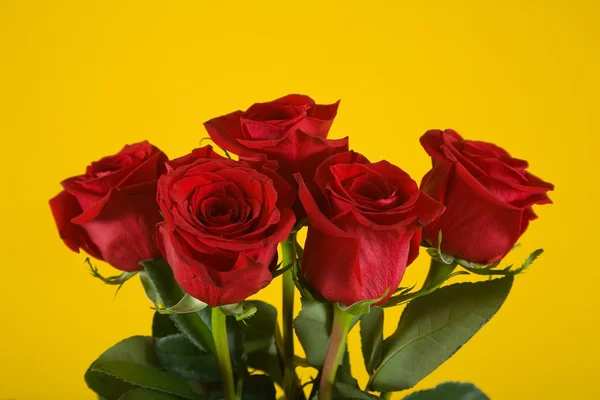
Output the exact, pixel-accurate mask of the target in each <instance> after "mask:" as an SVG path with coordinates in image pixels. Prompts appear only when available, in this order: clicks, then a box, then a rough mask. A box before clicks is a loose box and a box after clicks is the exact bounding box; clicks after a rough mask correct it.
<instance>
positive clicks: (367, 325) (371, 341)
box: [360, 307, 383, 375]
mask: <svg viewBox="0 0 600 400" xmlns="http://www.w3.org/2000/svg"><path fill="white" fill-rule="evenodd" d="M360 342H361V345H362V353H363V358H364V360H365V367H366V368H367V372H368V373H369V375H370V374H372V373H373V371H374V370H375V367H376V366H377V365H379V363H380V362H381V358H382V356H383V309H381V308H380V307H373V308H371V312H370V313H368V314H365V315H363V316H362V317H361V319H360Z"/></svg>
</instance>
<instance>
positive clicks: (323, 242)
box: [296, 151, 444, 306]
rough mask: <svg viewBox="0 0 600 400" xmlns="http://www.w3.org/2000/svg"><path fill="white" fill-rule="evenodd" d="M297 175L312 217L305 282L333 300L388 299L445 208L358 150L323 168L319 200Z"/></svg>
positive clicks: (402, 174) (406, 178) (333, 158)
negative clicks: (424, 228) (424, 235)
mask: <svg viewBox="0 0 600 400" xmlns="http://www.w3.org/2000/svg"><path fill="white" fill-rule="evenodd" d="M296 177H297V179H298V181H299V183H300V189H299V197H300V199H301V201H302V204H303V205H304V208H305V210H306V213H307V215H308V220H309V228H308V234H307V239H306V246H305V249H304V256H303V260H302V276H303V278H304V280H305V281H306V282H307V283H308V285H309V286H310V287H311V288H312V289H313V290H315V291H316V292H317V293H318V294H320V295H321V296H322V297H324V298H325V299H326V300H328V301H331V302H339V303H342V304H344V305H346V306H350V305H352V304H354V303H357V302H360V301H363V300H374V299H380V298H381V300H380V301H378V302H377V303H376V304H381V303H383V302H385V300H387V298H389V297H390V296H391V295H392V294H393V292H394V291H395V290H396V288H397V287H398V285H399V284H400V281H401V280H402V277H403V275H404V271H405V270H406V267H407V266H408V265H409V264H410V263H411V262H412V261H413V260H414V259H415V258H416V257H417V254H418V252H419V244H420V239H421V234H420V233H421V227H422V226H423V225H424V224H427V223H429V222H430V221H432V220H434V219H435V218H437V217H438V216H439V215H440V214H441V213H442V211H443V209H444V207H443V206H442V205H441V204H439V203H438V202H436V201H435V200H433V199H432V198H431V197H429V196H428V195H426V194H424V193H422V192H420V191H419V188H418V186H417V184H416V183H415V181H413V180H412V179H411V178H410V176H409V175H408V174H407V173H406V172H404V171H402V170H401V169H400V168H398V167H396V166H395V165H392V164H390V163H389V162H387V161H379V162H377V163H371V162H369V160H367V159H366V158H365V157H364V156H362V155H361V154H358V153H355V152H353V151H350V152H346V153H341V154H336V155H334V156H331V157H329V158H328V159H326V160H325V161H324V162H323V163H322V164H321V165H320V166H319V167H318V169H317V171H316V173H315V183H316V185H317V187H318V189H319V191H318V195H317V196H315V197H313V195H312V194H311V193H310V192H309V191H308V190H307V188H306V185H305V184H304V181H303V180H302V177H301V176H300V175H296ZM384 295H385V296H384Z"/></svg>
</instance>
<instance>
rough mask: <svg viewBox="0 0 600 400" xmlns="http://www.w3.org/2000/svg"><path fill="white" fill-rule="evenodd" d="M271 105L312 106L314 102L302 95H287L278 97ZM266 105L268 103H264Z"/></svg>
mask: <svg viewBox="0 0 600 400" xmlns="http://www.w3.org/2000/svg"><path fill="white" fill-rule="evenodd" d="M273 103H281V104H294V105H298V106H301V105H313V104H315V101H314V100H313V99H311V98H310V97H308V96H306V95H303V94H288V95H287V96H283V97H280V98H278V99H276V100H273ZM265 104H268V103H265Z"/></svg>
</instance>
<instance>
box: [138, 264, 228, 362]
mask: <svg viewBox="0 0 600 400" xmlns="http://www.w3.org/2000/svg"><path fill="white" fill-rule="evenodd" d="M141 264H142V266H143V267H144V271H142V272H140V278H141V280H142V285H143V286H144V289H145V291H146V295H147V296H148V297H149V298H150V300H151V301H152V302H153V303H154V304H155V305H156V308H161V307H163V308H164V307H173V306H174V305H176V304H177V303H179V301H180V300H181V299H182V298H183V297H184V292H183V290H181V288H180V287H179V285H178V284H177V282H176V281H175V277H174V276H173V271H172V270H171V267H170V266H169V264H167V262H166V261H165V260H162V259H152V260H146V261H142V262H141ZM207 308H208V307H207ZM207 308H205V309H204V310H206V309H207ZM204 310H201V311H199V312H198V313H187V314H172V315H171V319H172V321H173V322H174V323H175V326H176V327H177V329H179V331H180V332H181V333H183V334H184V335H186V336H187V338H188V339H189V340H190V341H191V342H192V343H193V344H194V345H196V346H197V347H198V348H199V349H201V350H205V351H209V352H211V353H213V354H214V353H215V352H216V350H215V343H214V341H213V338H212V332H211V330H210V325H207V324H206V323H205V322H204V321H203V320H202V318H201V317H200V315H199V313H201V312H202V311H204Z"/></svg>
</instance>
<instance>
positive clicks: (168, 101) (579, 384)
mask: <svg viewBox="0 0 600 400" xmlns="http://www.w3.org/2000/svg"><path fill="white" fill-rule="evenodd" d="M598 4H599V3H598V2H597V1H594V0H590V1H558V0H543V1H542V0H528V1H523V0H506V1H471V2H462V1H452V2H442V1H433V0H430V1H412V2H404V1H387V2H384V1H369V2H365V1H360V2H359V1H349V0H346V1H340V2H332V1H324V0H320V1H312V0H305V1H295V2H292V1H273V2H262V1H256V0H255V1H244V2H243V1H206V0H195V1H171V2H168V1H160V2H158V1H72V2H67V1H50V0H48V1H25V0H23V1H20V0H3V1H1V2H0V135H1V138H2V140H1V142H0V146H1V149H2V155H1V156H0V174H1V175H0V177H1V179H0V185H1V186H0V187H1V196H0V210H1V216H2V218H1V220H0V221H1V222H0V223H1V225H0V232H1V233H0V235H1V236H2V237H1V240H0V254H1V263H0V300H1V304H2V306H1V307H0V377H1V378H0V399H18V400H28V399H40V400H41V399H44V400H47V399H93V398H95V397H94V395H93V394H92V392H90V391H88V389H87V388H86V386H85V383H84V381H83V373H84V371H85V369H86V368H87V366H88V365H89V364H90V363H91V362H92V361H93V360H94V359H95V357H96V356H98V355H99V354H100V353H101V352H102V351H103V350H105V349H106V348H108V347H110V346H111V345H113V344H114V343H116V342H117V341H119V340H121V339H122V338H124V337H127V336H131V335H135V334H148V333H149V326H150V318H151V315H152V311H151V309H150V304H149V303H148V301H147V300H146V298H145V297H144V295H143V292H142V290H141V288H140V285H139V282H138V281H137V279H135V280H133V281H131V282H129V283H128V284H126V285H125V287H124V288H123V289H122V290H121V292H120V293H119V295H118V296H117V297H116V298H113V297H114V288H111V287H107V286H105V285H103V284H102V283H101V282H100V281H98V280H95V279H93V278H91V277H90V276H89V275H88V273H87V270H86V266H85V265H84V259H85V255H84V254H75V253H72V252H70V251H69V250H68V249H67V248H66V247H65V246H64V245H63V244H62V242H61V240H60V239H59V237H58V234H57V232H56V229H55V227H54V223H53V220H52V217H51V214H50V210H49V207H48V204H47V201H48V199H49V198H50V197H52V196H54V195H55V194H56V193H57V192H58V191H59V189H60V187H59V182H60V181H61V180H62V179H64V178H66V177H68V176H71V175H75V174H79V173H82V172H83V171H84V168H85V166H86V165H87V164H88V163H89V162H90V161H91V160H94V159H97V158H99V157H101V156H103V155H106V154H109V153H113V152H116V151H118V150H119V149H120V148H121V146H122V145H123V144H125V143H132V142H136V141H140V140H144V139H148V140H150V141H151V142H152V143H154V144H155V145H157V146H159V147H160V148H162V149H163V150H164V151H165V152H166V153H167V154H168V155H169V156H171V157H176V156H179V155H183V154H184V153H186V152H188V151H189V150H190V149H192V148H193V147H195V146H196V145H197V144H198V142H199V140H200V138H202V137H204V136H205V135H206V134H205V132H204V129H203V127H202V122H203V121H205V120H207V119H209V118H211V117H213V116H217V115H221V114H224V113H227V112H230V111H233V110H236V109H239V108H246V107H247V106H249V105H250V104H251V103H252V102H254V101H267V100H271V99H274V98H276V97H279V96H282V95H285V94H288V93H305V94H309V95H311V96H313V97H314V98H315V99H316V100H317V101H318V102H320V103H330V102H333V101H335V100H337V99H338V98H341V99H342V102H341V106H340V111H339V114H338V117H337V119H336V121H335V123H334V125H333V129H332V136H333V137H342V136H345V135H350V137H351V146H352V147H353V148H354V149H356V150H359V151H361V152H363V153H364V154H365V155H367V156H368V157H369V158H371V159H372V160H378V159H383V158H385V159H387V160H389V161H391V162H393V163H395V164H398V165H400V166H401V167H402V168H404V169H405V170H406V171H408V172H409V173H410V174H411V175H412V176H413V177H414V178H415V179H417V180H419V179H420V177H421V176H422V175H423V173H424V172H425V171H426V170H427V168H428V167H429V162H430V161H429V159H428V157H427V156H426V154H425V153H424V151H423V150H422V149H421V147H420V145H419V142H418V138H419V136H420V135H421V134H422V133H423V132H425V131H426V130H427V129H429V128H454V129H456V130H457V131H458V132H460V133H461V134H463V136H465V137H467V138H471V139H479V140H485V141H493V142H495V143H497V144H499V145H501V146H503V147H505V148H506V149H508V150H509V151H510V152H511V153H512V154H513V155H514V156H517V157H520V158H525V159H527V160H529V161H530V164H531V171H532V172H534V173H535V174H537V175H539V176H541V177H543V178H544V179H545V180H548V181H550V182H553V183H554V184H555V185H556V191H555V192H553V193H551V197H552V199H553V200H554V202H555V204H554V205H550V206H542V207H538V208H537V212H538V213H539V215H540V218H539V220H538V221H535V222H534V223H533V224H532V225H531V227H530V229H529V231H528V232H527V234H526V235H525V236H524V238H523V239H522V241H521V243H522V245H523V246H522V250H519V251H518V252H517V253H516V254H514V255H511V260H514V261H520V260H521V259H523V258H524V257H525V256H526V254H528V253H527V252H528V251H531V250H533V249H535V248H537V247H541V246H543V247H544V248H545V249H546V253H545V254H544V255H543V256H542V258H541V259H540V260H539V261H538V262H536V263H535V264H534V266H533V267H532V269H531V271H530V272H529V273H527V274H525V275H523V276H520V277H519V278H518V279H517V280H516V283H515V285H514V289H513V291H512V293H511V295H510V297H509V299H508V301H507V302H506V304H505V305H504V307H503V308H502V309H501V311H500V312H499V313H498V315H497V316H496V317H495V318H494V319H493V320H492V321H491V322H490V323H489V324H488V325H487V326H485V327H484V329H483V330H482V331H481V332H480V333H479V334H478V335H477V336H476V337H475V338H474V339H473V340H471V341H470V342H469V343H468V344H467V345H466V346H464V348H462V349H461V350H460V351H459V352H458V353H457V354H456V355H455V356H454V357H453V358H452V359H451V360H450V361H448V362H447V363H445V364H444V365H443V366H442V367H441V368H439V369H438V370H437V371H435V372H434V373H433V374H431V375H430V377H428V378H427V379H426V380H424V381H423V382H422V383H421V384H419V386H418V388H425V387H430V386H434V385H435V384H437V383H440V382H442V381H448V380H459V381H470V382H474V383H475V384H477V385H478V386H479V387H481V388H482V389H483V390H484V391H485V392H486V393H487V394H488V395H490V396H491V398H492V399H500V400H502V399H591V398H597V396H598V392H600V380H599V379H598V377H597V371H598V356H600V352H599V350H600V349H599V346H600V341H599V340H598V339H597V336H598V322H599V321H598V309H599V307H600V302H599V301H598V289H597V287H596V281H597V280H598V279H599V278H600V274H599V268H598V262H597V259H598V251H597V247H598V244H597V241H598V234H597V232H598V230H599V228H598V222H599V221H598V208H597V205H598V202H597V198H598V195H599V193H598V180H597V173H598V157H597V156H594V155H593V154H594V153H595V152H596V151H595V150H596V149H595V148H596V146H597V145H598V144H599V141H598V132H597V131H596V129H597V126H596V125H597V116H598V110H599V103H598V92H599V71H600V63H599V60H600V58H599V55H600V49H599V48H598V47H599V46H598V43H599V40H600V35H599V33H600V28H599V27H598V20H599V19H600V13H599V6H598ZM426 264H427V260H426V257H421V258H420V259H419V260H418V261H417V262H416V263H415V264H413V265H412V266H411V267H410V268H409V273H408V275H407V277H406V280H405V283H409V284H412V283H415V282H416V281H418V279H421V278H422V277H423V275H424V273H425V270H426ZM101 270H102V272H104V273H111V272H112V271H111V269H110V268H109V267H107V266H105V265H101ZM279 291H280V282H279V281H278V280H276V281H275V282H274V283H273V284H272V285H271V286H270V287H269V288H267V289H266V290H264V291H263V292H261V293H260V294H259V296H258V297H259V298H262V299H266V300H268V301H271V302H274V303H275V304H279ZM399 311H400V310H395V311H393V312H391V313H390V314H389V315H388V317H387V320H386V332H387V333H391V332H393V330H394V328H395V326H396V323H397V320H398V315H399ZM357 331H358V330H357ZM357 333H358V332H353V333H352V334H351V339H350V342H351V353H352V358H353V360H354V364H355V365H356V367H355V370H356V371H357V373H358V374H359V375H360V377H361V379H362V382H364V378H365V371H364V368H363V367H362V364H361V359H360V346H359V341H358V337H357ZM304 373H305V375H309V374H310V371H305V372H304ZM398 398H400V396H398Z"/></svg>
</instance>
